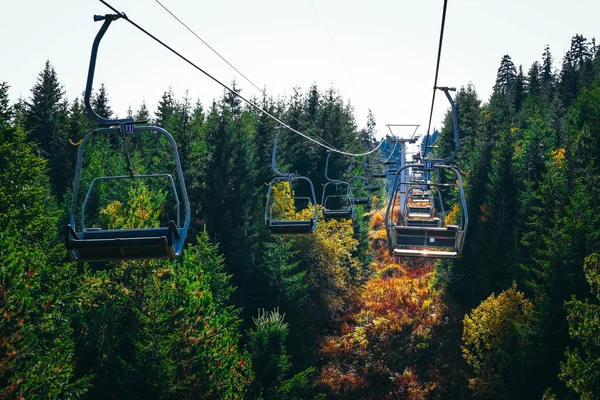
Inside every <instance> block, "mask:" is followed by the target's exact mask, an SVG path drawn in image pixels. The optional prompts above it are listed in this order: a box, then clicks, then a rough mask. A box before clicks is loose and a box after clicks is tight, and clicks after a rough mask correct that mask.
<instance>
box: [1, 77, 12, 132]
mask: <svg viewBox="0 0 600 400" xmlns="http://www.w3.org/2000/svg"><path fill="white" fill-rule="evenodd" d="M9 87H10V86H8V83H6V82H0V125H6V124H8V123H9V122H10V120H11V118H12V116H13V111H12V108H11V107H10V103H9V100H8V88H9Z"/></svg>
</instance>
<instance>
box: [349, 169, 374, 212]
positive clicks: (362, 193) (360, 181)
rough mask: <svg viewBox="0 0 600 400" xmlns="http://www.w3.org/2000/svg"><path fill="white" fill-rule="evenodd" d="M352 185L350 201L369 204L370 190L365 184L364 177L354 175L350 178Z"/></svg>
mask: <svg viewBox="0 0 600 400" xmlns="http://www.w3.org/2000/svg"><path fill="white" fill-rule="evenodd" d="M350 186H351V187H352V203H354V204H359V205H367V206H369V205H371V192H370V191H369V186H368V185H367V181H366V178H363V177H362V176H354V177H352V179H350Z"/></svg>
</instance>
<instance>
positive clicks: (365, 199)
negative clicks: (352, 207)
mask: <svg viewBox="0 0 600 400" xmlns="http://www.w3.org/2000/svg"><path fill="white" fill-rule="evenodd" d="M370 200H371V199H370V198H369V197H355V198H353V199H352V202H353V203H354V204H369V202H370Z"/></svg>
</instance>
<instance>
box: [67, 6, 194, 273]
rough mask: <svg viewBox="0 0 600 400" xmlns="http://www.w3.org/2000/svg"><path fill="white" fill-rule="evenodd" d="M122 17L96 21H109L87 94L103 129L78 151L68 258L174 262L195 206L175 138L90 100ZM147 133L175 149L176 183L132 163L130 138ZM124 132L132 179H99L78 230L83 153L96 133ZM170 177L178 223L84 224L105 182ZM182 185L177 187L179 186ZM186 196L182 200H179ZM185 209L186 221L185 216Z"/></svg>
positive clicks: (93, 57)
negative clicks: (109, 33) (105, 46)
mask: <svg viewBox="0 0 600 400" xmlns="http://www.w3.org/2000/svg"><path fill="white" fill-rule="evenodd" d="M120 17H121V16H120V15H112V14H108V15H105V16H94V20H95V21H104V23H103V25H102V27H101V28H100V31H99V32H98V34H97V35H96V38H95V40H94V44H93V46H92V54H91V59H90V66H89V70H88V77H87V85H86V91H85V98H84V101H85V107H86V111H87V113H88V114H89V115H90V117H91V118H92V119H93V120H95V121H96V122H98V123H99V125H101V126H103V127H101V128H98V129H94V130H93V131H92V132H89V133H88V134H86V135H85V137H84V138H83V139H82V141H81V143H80V144H79V150H78V153H77V164H76V171H75V181H74V184H73V197H72V205H71V212H70V218H69V222H70V223H69V224H68V225H67V226H66V232H65V246H66V248H67V252H68V255H69V258H70V259H71V260H73V261H78V262H86V261H89V262H107V261H119V260H138V259H157V258H158V259H160V258H162V259H174V258H176V257H177V256H178V255H180V254H181V252H182V250H183V246H184V243H185V238H186V235H187V232H188V228H189V225H190V204H189V200H188V196H187V191H186V187H185V181H184V179H183V171H182V170H181V162H180V160H179V153H178V151H177V145H176V144H175V141H174V140H173V137H172V136H171V135H170V134H169V133H168V132H167V131H166V130H164V129H162V128H159V127H156V126H136V125H135V124H138V123H141V122H139V121H134V120H133V119H128V118H126V119H107V118H103V117H100V116H99V115H97V114H96V113H95V112H94V111H93V110H92V107H91V106H90V96H91V93H92V85H93V79H94V70H95V66H96V56H97V54H98V47H99V44H100V41H101V39H102V37H103V36H104V34H105V32H106V30H107V29H108V27H109V25H110V24H111V22H112V21H114V20H117V19H119V18H120ZM142 132H154V133H156V134H158V135H162V136H164V137H165V138H166V139H167V141H168V143H169V145H170V149H171V156H172V157H173V160H174V165H175V172H176V177H177V185H176V184H175V180H174V179H173V177H172V176H171V175H170V174H144V175H136V174H134V172H133V169H132V168H131V165H130V160H129V152H128V148H127V146H128V140H129V138H130V137H133V136H134V135H137V134H139V133H142ZM105 134H106V135H108V134H120V135H121V136H122V138H123V151H124V154H125V157H126V161H127V164H128V169H129V175H118V176H100V177H96V178H95V179H93V180H92V182H91V184H90V187H89V189H88V192H87V195H86V197H85V200H84V202H83V205H82V206H81V210H80V212H81V217H80V219H81V221H80V230H79V231H77V229H76V226H77V225H76V214H77V212H78V208H79V189H80V185H81V176H82V166H83V160H84V150H85V146H86V144H87V143H88V142H89V140H90V139H91V138H92V137H94V136H96V135H105ZM154 178H159V179H167V180H168V181H169V183H170V186H171V189H172V191H173V193H174V198H175V202H176V204H175V208H176V210H177V220H176V221H173V220H171V221H169V222H168V224H167V226H165V227H156V228H140V229H103V228H97V227H87V226H86V223H85V212H86V207H87V205H88V203H89V199H90V196H91V194H92V191H93V190H94V186H95V185H96V184H97V183H99V182H102V181H120V180H128V179H132V180H139V179H154ZM177 186H178V187H177ZM179 196H181V198H180V197H179ZM181 208H183V218H182V216H181Z"/></svg>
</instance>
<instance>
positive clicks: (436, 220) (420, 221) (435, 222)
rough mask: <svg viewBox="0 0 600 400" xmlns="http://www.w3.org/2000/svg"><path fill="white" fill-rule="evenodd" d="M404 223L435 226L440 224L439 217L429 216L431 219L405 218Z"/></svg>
mask: <svg viewBox="0 0 600 400" xmlns="http://www.w3.org/2000/svg"><path fill="white" fill-rule="evenodd" d="M406 223H407V224H408V226H430V227H436V226H438V225H439V224H440V219H439V218H431V219H411V218H409V219H407V220H406Z"/></svg>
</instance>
